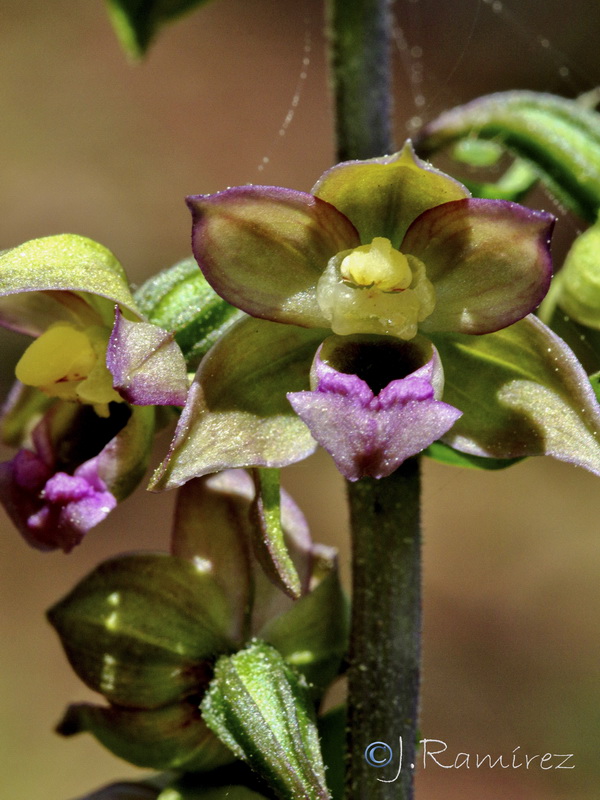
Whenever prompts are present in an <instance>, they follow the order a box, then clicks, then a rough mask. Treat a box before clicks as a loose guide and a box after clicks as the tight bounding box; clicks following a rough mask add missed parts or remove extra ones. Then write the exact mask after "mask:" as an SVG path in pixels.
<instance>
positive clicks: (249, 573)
mask: <svg viewBox="0 0 600 800" xmlns="http://www.w3.org/2000/svg"><path fill="white" fill-rule="evenodd" d="M254 497H255V486H254V482H253V480H252V479H251V477H250V475H249V474H248V473H247V472H246V471H245V470H241V469H236V470H234V469H230V470H225V471H224V472H220V473H217V474H216V475H208V476H205V477H203V478H198V479H196V480H193V481H188V483H186V484H185V485H184V486H182V487H181V489H180V490H179V491H178V492H177V506H176V513H175V521H174V526H173V537H172V545H171V547H172V553H173V555H176V556H180V557H183V558H187V559H189V560H192V561H194V562H195V563H197V564H204V565H205V566H206V569H210V571H211V574H212V576H213V577H214V579H215V581H216V582H217V583H218V584H219V585H220V587H221V588H222V590H223V593H224V595H225V596H226V597H227V598H228V602H229V605H230V619H231V620H232V628H231V632H230V635H231V638H232V639H233V640H234V641H236V642H238V643H239V644H242V642H243V641H244V640H246V639H247V638H248V636H249V633H250V631H249V630H248V622H249V621H250V617H252V631H253V632H255V631H256V630H257V629H258V627H260V626H261V625H262V624H263V623H264V622H265V620H268V619H271V617H273V616H275V615H278V614H280V613H281V612H282V611H285V610H286V609H287V608H289V606H290V601H289V599H288V598H287V597H285V595H284V594H283V593H282V592H281V591H280V590H279V589H277V588H276V587H275V586H274V585H273V584H272V583H271V582H270V581H269V580H267V579H266V577H265V576H264V574H263V573H262V570H261V569H260V568H259V567H258V564H257V563H256V559H255V558H254V557H253V554H252V547H251V544H252V540H253V538H255V537H254V533H253V528H254V525H253V523H252V520H251V516H250V510H251V507H252V502H253V500H254ZM281 521H282V527H283V532H284V536H285V544H286V547H287V548H288V550H289V552H290V555H291V557H292V560H293V562H294V565H295V568H296V571H297V573H298V575H299V576H300V582H301V587H302V592H303V593H306V592H307V591H308V587H309V582H310V579H311V573H312V568H313V560H314V548H315V546H314V545H313V543H312V540H311V538H310V533H309V530H308V525H307V523H306V520H305V519H304V515H303V514H302V512H301V511H300V509H299V508H298V506H297V505H296V504H295V503H294V501H293V500H292V498H291V497H290V496H289V494H287V492H285V491H282V496H281ZM250 612H251V613H250Z"/></svg>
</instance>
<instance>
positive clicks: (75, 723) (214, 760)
mask: <svg viewBox="0 0 600 800" xmlns="http://www.w3.org/2000/svg"><path fill="white" fill-rule="evenodd" d="M56 730H57V733H59V734H61V735H62V736H74V735H75V734H78V733H83V732H88V733H91V734H92V735H93V736H95V737H96V739H97V740H98V741H99V742H100V743H101V744H103V745H104V746H105V747H106V748H107V749H108V750H110V751H111V752H112V753H114V754H115V755H116V756H119V758H123V759H125V761H129V762H130V763H131V764H135V765H136V766H138V767H150V768H152V769H158V770H185V771H190V772H191V771H194V772H206V771H208V770H212V769H215V768H217V767H220V766H223V765H224V764H229V763H231V762H232V761H233V760H234V756H233V755H232V753H231V751H230V750H229V749H228V748H227V747H225V745H224V744H223V743H222V742H221V741H220V740H219V739H217V737H216V736H215V735H214V733H212V731H210V730H209V729H208V727H207V725H206V723H205V722H204V720H203V719H202V715H201V714H200V710H199V708H198V705H197V703H191V702H182V703H176V704H172V705H168V706H162V707H161V708H155V709H151V710H142V711H140V710H138V709H132V708H124V707H121V706H95V705H89V704H87V703H78V704H74V705H71V706H69V707H68V709H67V711H66V713H65V715H64V717H63V719H62V720H61V721H60V722H59V724H58V726H57V728H56Z"/></svg>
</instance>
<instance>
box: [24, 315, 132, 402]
mask: <svg viewBox="0 0 600 800" xmlns="http://www.w3.org/2000/svg"><path fill="white" fill-rule="evenodd" d="M107 344H108V331H106V330H104V329H103V328H101V327H96V326H94V327H91V328H85V329H82V328H77V327H75V326H74V325H71V324H69V323H68V322H58V323H56V324H55V325H51V326H50V327H49V328H48V330H47V331H45V332H44V333H43V334H42V335H41V336H40V337H39V338H37V339H35V340H34V341H33V342H32V343H31V344H30V345H29V347H28V348H27V350H26V351H25V352H24V353H23V355H22V356H21V359H20V361H19V363H18V364H17V366H16V369H15V373H16V376H17V379H18V380H20V381H21V383H24V384H26V385H27V386H35V387H37V388H38V389H40V390H41V391H42V392H44V393H45V394H47V395H49V396H50V397H58V398H60V399H61V400H70V401H74V402H79V403H88V404H90V405H93V406H94V410H95V411H96V413H97V414H98V415H99V416H101V417H107V416H108V413H109V412H108V404H109V403H111V402H116V403H120V402H123V401H122V398H121V397H120V395H119V394H117V392H116V391H115V390H114V389H113V385H112V375H111V374H110V372H109V370H108V369H107V367H106V363H105V360H106V347H107Z"/></svg>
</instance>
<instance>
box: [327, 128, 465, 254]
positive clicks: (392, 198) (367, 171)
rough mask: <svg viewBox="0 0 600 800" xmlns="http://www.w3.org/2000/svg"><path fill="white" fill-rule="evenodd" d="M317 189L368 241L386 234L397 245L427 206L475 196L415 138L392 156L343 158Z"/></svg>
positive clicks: (364, 239) (430, 206) (328, 172)
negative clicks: (421, 150)
mask: <svg viewBox="0 0 600 800" xmlns="http://www.w3.org/2000/svg"><path fill="white" fill-rule="evenodd" d="M313 193H314V194H315V195H316V196H317V197H320V198H321V199H322V200H326V201H327V202H328V203H331V204H332V205H333V206H335V207H336V208H337V209H338V210H339V211H341V212H342V214H344V215H345V216H346V217H348V219H349V220H350V221H351V222H352V223H353V224H354V225H355V227H356V229H357V230H358V232H359V233H360V238H361V242H362V243H363V244H369V243H370V242H371V241H372V240H373V239H374V238H375V237H376V236H385V237H386V238H387V239H389V240H390V241H391V242H392V244H393V245H394V247H399V245H400V242H401V241H402V237H403V236H404V234H405V233H406V230H407V228H408V227H409V225H410V224H411V222H412V221H413V220H415V219H416V218H417V217H418V216H419V214H421V213H422V212H423V211H425V210H426V209H428V208H433V207H434V206H437V205H440V203H447V202H449V201H450V200H460V199H462V198H464V197H469V196H470V195H469V191H468V190H467V189H466V188H465V187H464V186H463V185H462V184H461V183H459V182H458V181H456V180H454V178H451V177H450V176H448V175H444V173H443V172H440V171H439V170H437V169H435V168H434V167H432V166H431V165H430V164H428V163H426V162H425V161H421V159H420V158H417V156H416V155H415V154H414V151H413V149H412V145H411V144H410V142H407V143H406V144H405V145H404V148H403V149H402V150H401V151H400V152H399V153H395V154H394V155H392V156H383V157H382V158H373V159H370V160H368V161H347V162H345V163H343V164H338V165H337V166H335V167H333V168H332V169H330V170H328V171H327V172H325V173H324V174H323V175H322V176H321V177H320V178H319V180H318V181H317V183H316V184H315V186H314V187H313Z"/></svg>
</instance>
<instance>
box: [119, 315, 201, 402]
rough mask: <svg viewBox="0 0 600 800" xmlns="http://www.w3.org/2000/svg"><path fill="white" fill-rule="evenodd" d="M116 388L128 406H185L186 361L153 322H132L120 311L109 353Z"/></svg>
mask: <svg viewBox="0 0 600 800" xmlns="http://www.w3.org/2000/svg"><path fill="white" fill-rule="evenodd" d="M106 366H107V367H108V369H109V370H110V371H111V373H112V376H113V386H114V388H115V389H116V390H117V391H118V392H119V394H120V395H121V397H123V398H124V399H125V400H126V401H127V402H128V403H132V404H134V405H141V406H160V405H164V406H168V405H174V406H182V405H184V403H185V399H186V397H187V390H188V381H187V368H186V365H185V359H184V358H183V354H182V352H181V350H180V349H179V346H178V345H177V343H176V342H175V341H174V334H172V333H167V331H164V330H163V329H162V328H159V327H158V326H157V325H152V324H151V323H150V322H130V321H129V320H127V319H125V317H124V316H123V314H122V313H121V311H120V310H119V308H118V307H117V309H116V312H115V324H114V327H113V330H112V333H111V336H110V340H109V343H108V350H107V352H106Z"/></svg>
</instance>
